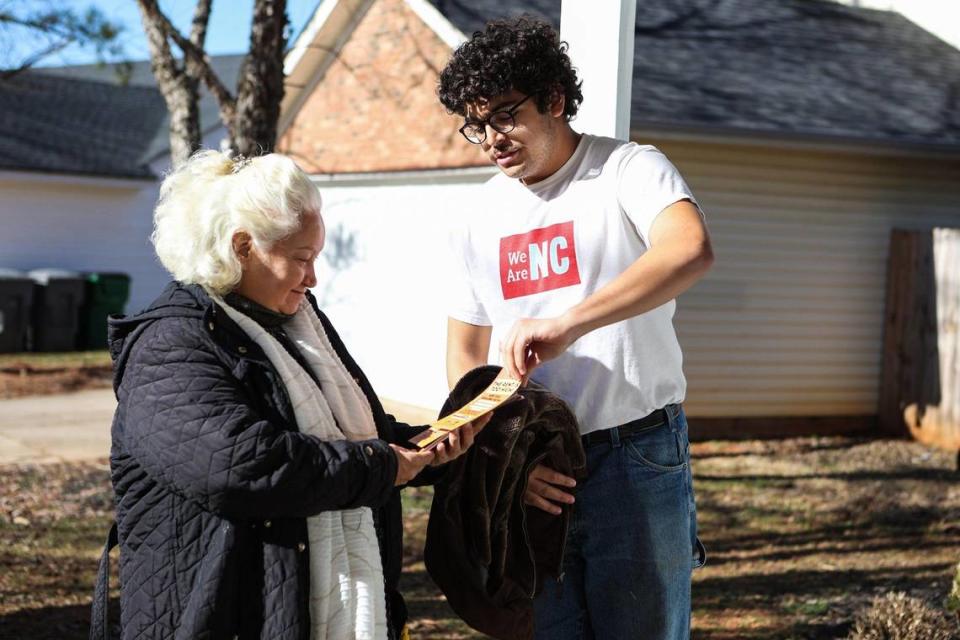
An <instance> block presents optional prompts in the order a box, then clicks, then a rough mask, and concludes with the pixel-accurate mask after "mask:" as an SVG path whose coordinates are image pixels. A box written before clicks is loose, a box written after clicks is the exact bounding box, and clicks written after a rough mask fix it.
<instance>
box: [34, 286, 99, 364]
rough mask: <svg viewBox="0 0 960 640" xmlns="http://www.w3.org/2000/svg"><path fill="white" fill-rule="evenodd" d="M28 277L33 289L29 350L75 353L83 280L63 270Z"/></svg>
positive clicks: (84, 290) (83, 287)
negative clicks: (31, 329)
mask: <svg viewBox="0 0 960 640" xmlns="http://www.w3.org/2000/svg"><path fill="white" fill-rule="evenodd" d="M29 275H30V278H31V279H33V282H34V285H35V286H34V290H33V350H34V351H75V350H76V348H77V337H78V333H79V322H80V309H81V308H82V307H83V299H84V297H85V295H86V279H85V278H84V277H83V275H82V274H79V273H76V272H74V271H64V270H63V269H35V270H34V271H31V272H30V274H29Z"/></svg>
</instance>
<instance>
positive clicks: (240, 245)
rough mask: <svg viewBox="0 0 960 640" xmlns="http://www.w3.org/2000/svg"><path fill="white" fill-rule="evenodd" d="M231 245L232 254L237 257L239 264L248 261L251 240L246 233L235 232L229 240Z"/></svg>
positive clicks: (251, 248) (251, 244) (251, 249)
mask: <svg viewBox="0 0 960 640" xmlns="http://www.w3.org/2000/svg"><path fill="white" fill-rule="evenodd" d="M231 242H232V243H233V252H234V253H235V254H236V255H237V258H238V259H239V260H240V262H246V261H247V260H249V259H250V252H251V251H253V238H252V237H250V234H249V233H247V232H246V231H237V232H236V233H234V234H233V238H232V240H231Z"/></svg>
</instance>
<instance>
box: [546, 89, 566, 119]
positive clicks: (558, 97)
mask: <svg viewBox="0 0 960 640" xmlns="http://www.w3.org/2000/svg"><path fill="white" fill-rule="evenodd" d="M566 107H567V96H566V94H564V93H563V91H562V90H561V89H560V88H559V87H558V88H556V89H552V90H551V91H550V115H551V116H553V117H554V118H561V117H563V112H564V110H565V109H566Z"/></svg>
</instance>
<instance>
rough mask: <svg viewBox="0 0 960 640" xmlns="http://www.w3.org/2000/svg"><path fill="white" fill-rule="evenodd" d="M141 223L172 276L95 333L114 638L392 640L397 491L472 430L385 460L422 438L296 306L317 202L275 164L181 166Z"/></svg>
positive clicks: (304, 298)
mask: <svg viewBox="0 0 960 640" xmlns="http://www.w3.org/2000/svg"><path fill="white" fill-rule="evenodd" d="M154 222H155V231H154V234H153V242H154V245H155V247H156V251H157V256H158V257H159V258H160V261H161V262H162V263H163V265H164V266H165V267H166V268H167V269H168V270H169V271H170V273H171V274H172V275H173V277H174V279H175V281H174V282H172V283H171V284H170V285H169V286H168V287H167V288H166V289H165V290H164V292H163V293H162V294H161V295H160V297H159V298H157V299H156V300H155V301H154V302H153V303H152V304H151V305H150V306H149V307H148V308H147V309H146V310H144V311H143V312H141V313H139V314H137V315H134V316H132V317H127V318H118V319H113V320H112V321H111V328H110V329H111V340H110V349H111V353H112V355H113V358H114V365H115V380H114V388H115V390H116V393H117V399H118V401H119V403H118V406H117V410H116V415H115V417H114V422H113V446H112V451H111V460H110V462H111V470H112V479H113V484H114V489H115V492H116V511H117V532H118V538H119V544H120V578H121V598H120V603H121V625H122V634H123V637H124V638H138V639H145V638H185V639H186V638H258V639H267V638H269V639H271V640H277V639H288V638H289V639H298V640H299V639H303V640H306V639H321V638H330V639H333V640H341V639H346V638H370V639H381V638H389V639H392V638H399V637H402V635H403V633H404V631H403V629H404V624H405V620H406V609H405V607H404V603H403V599H402V598H401V597H400V595H399V593H398V591H397V582H398V579H399V573H400V564H401V555H402V527H401V521H400V499H399V487H400V486H401V485H405V484H408V483H413V482H426V481H429V480H430V478H429V477H428V476H430V475H431V474H435V473H436V472H437V470H436V469H431V468H428V466H436V465H439V464H441V463H444V462H447V461H449V460H451V459H453V458H455V457H456V456H458V455H460V454H462V453H463V452H464V451H465V450H466V449H467V448H468V447H469V446H470V445H471V443H472V441H473V436H474V434H475V431H476V430H478V429H479V428H481V427H482V424H479V421H478V424H475V425H470V426H469V427H468V428H467V429H466V430H465V431H463V435H462V437H459V436H458V437H454V438H452V439H451V440H450V441H449V442H448V443H447V444H445V445H443V446H442V447H441V448H439V449H437V450H436V451H434V452H418V451H414V450H410V449H407V448H405V447H404V446H403V443H404V442H406V441H407V440H408V439H409V438H410V437H412V436H413V435H415V434H416V433H417V432H418V431H420V430H422V428H423V427H419V428H417V427H410V426H408V425H405V424H401V423H399V422H397V421H396V420H395V419H394V418H393V417H392V416H389V415H387V414H386V413H385V412H384V410H383V407H382V406H381V405H380V402H379V401H378V400H377V396H376V395H375V393H374V392H373V389H372V388H371V386H370V383H369V382H368V381H367V379H366V378H365V377H364V375H363V372H362V371H361V370H360V368H359V367H358V366H357V364H356V362H354V360H353V359H352V358H351V357H350V354H349V353H348V352H347V350H346V349H345V348H344V345H343V343H342V342H341V341H340V338H339V337H338V336H337V333H336V331H335V330H334V329H333V327H332V326H331V324H330V321H329V320H328V319H327V317H326V316H325V315H324V314H323V313H322V312H321V311H320V309H319V308H318V307H317V305H316V302H315V300H314V299H313V297H312V296H311V295H310V293H309V289H310V288H311V287H313V286H315V285H316V284H317V278H316V275H315V274H314V261H315V260H316V259H317V255H318V254H319V253H320V251H321V250H322V248H323V243H324V225H323V219H322V218H321V216H320V195H319V193H318V192H317V189H316V187H315V186H314V185H313V184H312V183H311V182H310V180H309V178H308V177H307V176H306V175H305V174H304V173H303V172H302V171H301V170H300V169H299V168H297V166H296V165H295V164H294V163H293V161H291V160H290V159H289V158H286V157H284V156H281V155H277V154H271V155H266V156H262V157H258V158H253V159H251V160H234V159H231V158H230V157H229V156H227V155H226V154H223V153H220V152H215V151H204V152H200V153H198V154H196V155H194V156H193V157H192V158H191V159H190V160H189V161H188V162H187V163H186V164H185V165H184V166H182V167H181V168H180V169H178V170H177V171H175V172H174V173H172V174H171V175H170V176H168V177H167V178H166V179H165V180H164V182H163V185H162V187H161V190H160V200H159V203H158V205H157V207H156V212H155V219H154ZM375 294H376V292H370V295H375ZM381 320H382V319H381ZM104 575H105V573H104ZM104 580H105V578H104ZM95 627H96V620H95Z"/></svg>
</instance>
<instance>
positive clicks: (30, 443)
mask: <svg viewBox="0 0 960 640" xmlns="http://www.w3.org/2000/svg"><path fill="white" fill-rule="evenodd" d="M383 404H384V407H385V408H386V410H387V411H388V412H389V413H392V414H393V415H395V416H397V418H398V419H399V420H403V421H404V422H409V423H410V424H425V423H427V422H430V421H431V420H433V419H434V418H435V417H436V415H435V414H434V412H432V411H430V410H427V409H424V408H422V407H416V406H412V405H408V404H403V403H400V402H395V401H391V400H388V399H386V398H384V399H383ZM116 406H117V401H116V400H115V399H114V397H113V390H112V389H96V390H91V391H79V392H76V393H64V394H58V395H48V396H30V397H27V398H15V399H12V400H0V464H24V463H45V462H66V461H78V460H96V459H103V458H107V457H108V456H109V455H110V423H111V421H112V420H113V411H114V409H115V408H116Z"/></svg>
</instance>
